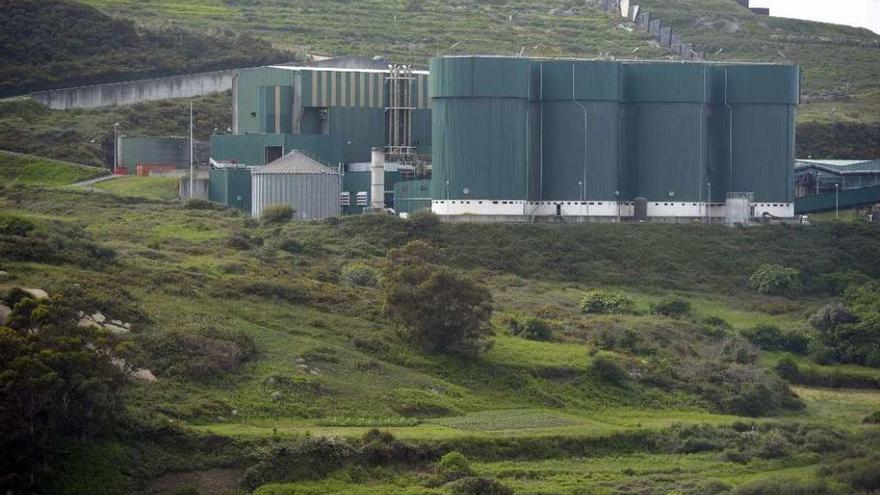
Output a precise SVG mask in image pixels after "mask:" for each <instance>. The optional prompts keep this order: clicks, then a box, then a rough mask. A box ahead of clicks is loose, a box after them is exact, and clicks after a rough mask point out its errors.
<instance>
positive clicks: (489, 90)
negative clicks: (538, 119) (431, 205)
mask: <svg viewBox="0 0 880 495" xmlns="http://www.w3.org/2000/svg"><path fill="white" fill-rule="evenodd" d="M530 73H531V68H530V64H529V61H528V60H527V59H505V58H492V57H453V58H442V59H434V60H432V61H431V89H430V94H431V96H432V109H431V110H432V115H431V118H432V124H431V128H432V130H433V138H432V167H433V170H432V177H433V180H432V188H433V189H432V196H433V197H435V198H444V199H459V198H462V199H464V198H478V199H489V200H494V199H515V198H526V197H529V196H531V194H530V192H531V191H534V190H536V186H534V185H532V184H530V179H531V177H532V174H531V170H530V164H531V162H532V160H531V159H530V150H531V148H530V145H532V144H534V143H531V141H532V138H531V137H530V136H531V135H532V133H531V131H530V127H529V120H530V119H529V94H530V93H529V86H530V80H531V78H530ZM439 143H442V145H439V146H438V144H439Z"/></svg>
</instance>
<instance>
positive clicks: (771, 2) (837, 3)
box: [751, 0, 880, 34]
mask: <svg viewBox="0 0 880 495" xmlns="http://www.w3.org/2000/svg"><path fill="white" fill-rule="evenodd" d="M751 6H752V7H770V15H772V16H774V17H792V18H795V19H806V20H810V21H822V22H831V23H834V24H846V25H848V26H858V27H864V28H868V29H870V30H871V31H874V32H875V33H878V34H880V0H834V1H828V0H752V2H751Z"/></svg>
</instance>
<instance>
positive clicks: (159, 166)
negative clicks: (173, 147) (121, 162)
mask: <svg viewBox="0 0 880 495" xmlns="http://www.w3.org/2000/svg"><path fill="white" fill-rule="evenodd" d="M175 170H177V166H176V165H170V164H166V163H144V164H141V165H138V166H137V167H136V174H137V176H138V177H149V176H150V174H151V173H152V172H173V171H175Z"/></svg>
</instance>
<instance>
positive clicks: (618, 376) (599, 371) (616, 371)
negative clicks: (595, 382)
mask: <svg viewBox="0 0 880 495" xmlns="http://www.w3.org/2000/svg"><path fill="white" fill-rule="evenodd" d="M590 369H591V370H592V371H593V373H595V374H596V376H598V377H599V378H601V379H602V380H605V381H606V382H609V383H613V384H620V383H623V382H624V381H626V378H627V374H626V370H625V369H624V368H623V366H622V365H621V364H620V363H619V362H617V360H616V359H614V358H612V357H610V356H607V355H601V354H600V355H598V356H596V358H595V359H593V362H592V364H590Z"/></svg>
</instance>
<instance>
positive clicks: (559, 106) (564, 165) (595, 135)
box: [535, 60, 621, 213]
mask: <svg viewBox="0 0 880 495" xmlns="http://www.w3.org/2000/svg"><path fill="white" fill-rule="evenodd" d="M535 64H536V65H537V66H538V70H539V72H540V74H541V78H540V80H541V85H540V100H541V110H542V114H543V116H542V120H541V131H540V135H541V138H540V144H541V148H542V150H543V153H542V156H541V163H540V164H539V168H540V170H541V174H540V176H541V191H542V196H541V198H542V199H543V200H550V201H559V200H569V201H579V202H581V201H592V200H611V201H613V200H615V199H616V196H615V191H618V190H619V184H618V175H619V168H620V160H619V158H620V149H619V137H620V132H619V131H620V97H621V78H620V64H619V63H618V62H603V61H590V60H572V61H536V62H535ZM612 209H613V208H612ZM584 213H586V212H584Z"/></svg>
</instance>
